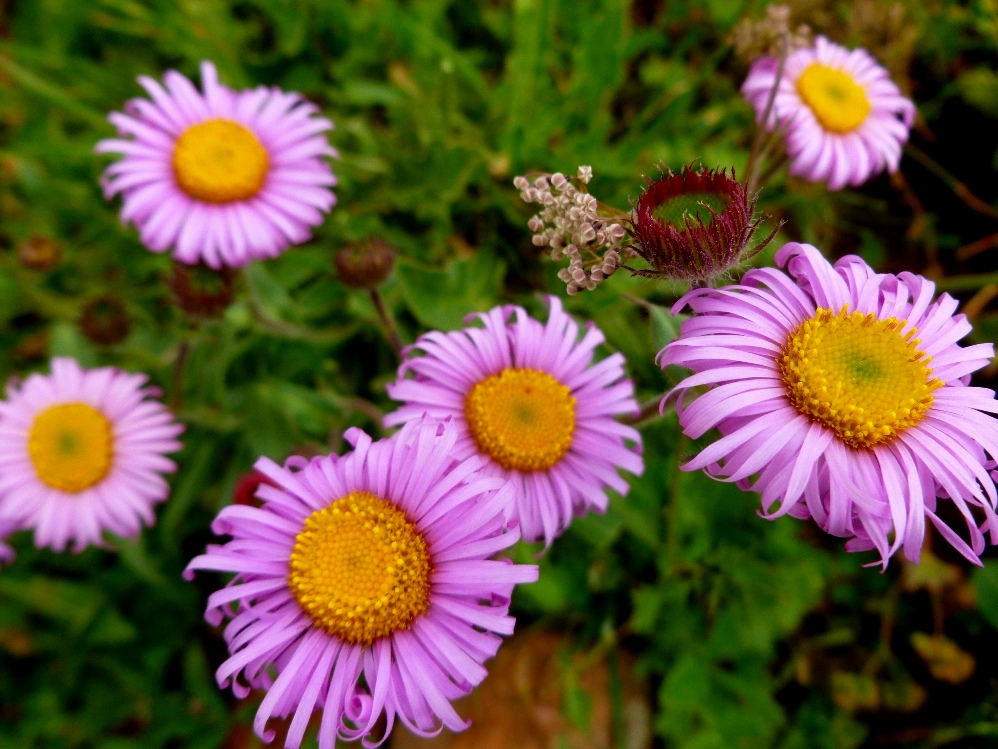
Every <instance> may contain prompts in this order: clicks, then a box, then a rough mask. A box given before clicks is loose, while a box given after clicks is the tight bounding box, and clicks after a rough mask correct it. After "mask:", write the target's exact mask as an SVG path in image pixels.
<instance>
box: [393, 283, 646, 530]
mask: <svg viewBox="0 0 998 749" xmlns="http://www.w3.org/2000/svg"><path fill="white" fill-rule="evenodd" d="M549 299H550V304H551V312H550V314H549V316H548V321H547V323H546V324H545V323H541V322H539V321H538V320H535V319H533V318H532V317H530V315H528V314H527V313H526V311H524V310H523V309H521V308H520V307H512V306H506V307H495V308H494V309H492V310H490V311H489V312H487V313H485V314H482V315H477V317H478V318H479V319H480V320H481V321H482V323H483V325H484V329H483V328H477V327H475V328H465V329H463V330H458V331H454V332H452V333H441V332H438V331H434V332H431V333H427V334H426V335H424V336H422V337H420V339H419V340H418V341H417V342H416V343H415V344H414V345H413V346H412V347H410V349H409V350H408V351H407V352H406V355H405V358H404V360H403V362H402V365H401V366H400V367H399V377H398V381H397V382H395V383H394V384H392V385H389V386H388V395H389V396H391V397H392V398H394V399H395V400H397V401H402V402H403V403H404V404H405V405H403V406H402V407H401V408H399V409H398V410H396V411H394V412H392V413H390V414H388V415H387V416H386V417H385V424H386V425H389V426H391V425H395V424H403V423H405V422H407V421H410V420H412V419H418V418H420V417H421V416H422V415H423V414H429V415H430V416H434V417H436V418H451V419H453V420H454V423H455V424H457V426H458V429H459V431H460V436H459V437H458V440H457V444H456V445H455V447H454V449H455V454H456V455H458V456H460V457H465V456H469V455H481V456H484V457H485V458H486V459H487V461H486V465H485V467H484V468H483V470H485V471H488V472H489V473H492V474H494V475H497V476H503V477H505V478H509V479H512V480H513V481H514V482H515V484H516V486H517V489H518V491H517V495H516V501H515V503H514V504H513V505H511V507H510V510H511V512H512V517H513V518H514V519H515V520H517V521H518V522H519V524H520V527H521V529H522V531H523V536H524V538H526V539H528V540H531V541H536V540H538V539H544V541H545V542H546V543H548V544H550V543H551V541H552V540H553V539H554V538H555V536H557V535H558V534H559V533H561V532H562V531H563V530H564V529H565V528H566V527H567V526H568V524H569V522H570V521H571V519H572V517H573V516H574V515H580V514H583V513H585V512H588V511H589V510H591V509H595V510H597V511H599V512H603V511H604V510H605V509H606V505H607V498H606V493H605V490H606V488H607V487H609V488H610V489H613V490H614V491H616V492H618V493H619V494H626V493H627V490H628V488H629V486H628V483H627V481H626V480H625V479H624V478H622V477H621V476H620V475H619V474H618V472H617V470H618V469H619V468H622V469H624V470H625V471H629V472H631V473H633V474H635V475H640V474H641V472H642V471H643V469H644V464H643V463H642V460H641V454H640V450H641V436H640V435H639V434H638V432H637V430H636V429H634V428H633V427H630V426H627V425H625V424H621V423H620V422H618V421H617V420H616V419H615V418H614V416H615V415H618V414H631V413H637V403H635V401H634V397H633V395H634V385H633V383H632V382H631V381H630V380H628V379H626V378H625V377H624V367H623V365H624V357H623V356H621V355H620V354H613V355H611V356H608V357H607V358H605V359H603V360H602V361H599V362H597V363H595V364H593V362H592V358H593V351H594V350H595V349H596V347H597V346H598V345H599V344H601V343H602V342H603V340H604V338H603V334H602V333H601V332H600V331H599V330H598V329H597V328H596V327H595V326H594V325H592V324H590V325H589V326H588V330H587V331H586V334H585V336H584V337H583V339H582V340H581V341H580V340H579V327H578V325H577V324H576V323H575V322H574V321H573V320H572V318H571V317H569V316H568V315H566V314H565V313H564V312H563V311H562V308H561V302H560V301H559V300H558V299H556V298H555V297H550V298H549ZM514 317H515V321H512V318H514ZM417 352H421V353H422V355H418V354H417ZM410 373H411V374H412V375H413V376H412V377H408V376H407V375H409V374H410ZM628 443H630V444H628Z"/></svg>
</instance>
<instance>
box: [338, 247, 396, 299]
mask: <svg viewBox="0 0 998 749" xmlns="http://www.w3.org/2000/svg"><path fill="white" fill-rule="evenodd" d="M334 262H335V263H336V271H337V273H338V274H339V277H340V281H342V282H343V285H344V286H348V287H350V288H351V289H373V288H375V287H376V286H379V285H380V284H381V283H382V282H384V280H385V279H386V278H388V276H390V275H391V273H392V268H394V267H395V251H394V250H393V249H392V248H391V247H389V246H388V245H387V244H385V242H384V241H383V240H382V239H379V238H378V237H371V238H370V239H367V240H364V241H363V242H358V243H356V244H354V245H351V246H350V247H345V248H343V249H342V250H340V251H339V252H337V253H336V257H335V261H334Z"/></svg>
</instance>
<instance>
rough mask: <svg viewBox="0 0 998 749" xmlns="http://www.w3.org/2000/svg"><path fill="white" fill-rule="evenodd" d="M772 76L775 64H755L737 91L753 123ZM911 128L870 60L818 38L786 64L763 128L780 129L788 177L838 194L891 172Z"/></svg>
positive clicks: (908, 115) (907, 109)
mask: <svg viewBox="0 0 998 749" xmlns="http://www.w3.org/2000/svg"><path fill="white" fill-rule="evenodd" d="M778 68H779V64H778V61H777V60H776V59H774V58H772V57H763V58H760V59H758V60H756V61H755V62H754V63H753V64H752V67H751V68H750V69H749V74H748V77H747V78H746V79H745V83H744V84H743V85H742V94H743V95H744V96H745V98H746V99H747V100H748V101H749V103H750V104H751V105H752V106H753V107H754V108H755V111H756V116H757V119H758V120H759V121H760V122H761V121H762V118H763V117H764V116H765V112H766V104H767V102H768V101H769V97H770V93H771V91H772V89H773V86H774V85H775V84H776V77H777V71H778ZM914 120H915V105H914V104H912V103H911V101H910V100H909V99H907V98H905V97H904V96H902V95H901V92H900V90H899V89H898V87H897V86H896V85H895V84H894V82H893V81H892V80H891V79H890V74H889V73H888V72H887V70H885V69H884V68H883V67H882V66H881V65H880V64H879V63H878V62H877V61H876V60H875V59H874V58H873V56H872V55H870V53H869V52H867V51H866V50H865V49H854V50H848V49H846V48H845V47H841V46H839V45H838V44H835V43H833V42H830V41H828V40H827V39H826V38H825V37H822V36H819V37H817V38H816V39H815V40H814V46H813V47H808V48H805V49H798V50H795V51H793V52H791V53H790V54H789V55H788V56H787V61H786V66H785V68H784V72H783V77H782V78H780V82H779V87H778V88H777V91H776V96H775V98H774V99H773V107H772V110H771V113H770V121H769V122H768V123H766V125H767V127H768V128H769V129H773V128H775V127H777V126H783V127H785V128H786V134H785V136H784V141H785V143H786V148H787V155H788V156H789V157H790V162H791V163H790V173H791V174H793V175H796V176H798V177H803V178H804V179H807V180H810V181H812V182H827V183H828V189H829V190H839V189H841V188H842V187H845V186H846V185H853V186H856V185H861V184H863V183H864V182H866V181H867V180H868V179H869V178H870V177H872V176H874V175H875V174H879V173H880V172H882V171H884V170H885V169H886V170H887V171H889V172H891V173H893V172H895V171H897V168H898V164H899V163H900V161H901V146H902V145H903V144H904V143H905V142H906V141H907V140H908V131H909V130H910V129H911V126H912V123H913V122H914Z"/></svg>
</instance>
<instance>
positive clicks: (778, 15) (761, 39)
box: [731, 5, 812, 63]
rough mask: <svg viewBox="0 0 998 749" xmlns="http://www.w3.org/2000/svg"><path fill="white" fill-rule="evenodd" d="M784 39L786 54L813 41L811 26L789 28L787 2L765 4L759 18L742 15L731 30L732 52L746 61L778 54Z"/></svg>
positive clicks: (808, 45)
mask: <svg viewBox="0 0 998 749" xmlns="http://www.w3.org/2000/svg"><path fill="white" fill-rule="evenodd" d="M784 40H785V41H786V43H787V53H788V54H789V53H790V52H793V51H794V50H797V49H806V48H807V47H810V46H811V45H812V41H811V29H810V28H809V27H808V26H807V25H806V24H801V25H799V26H798V27H797V28H796V29H791V28H790V6H788V5H768V6H766V17H765V18H763V19H762V20H760V21H753V20H752V19H751V18H745V19H743V20H741V21H739V22H738V24H737V25H736V26H735V28H734V29H733V30H732V32H731V43H732V45H733V46H734V48H735V54H736V55H738V56H739V57H740V58H742V59H743V60H744V61H745V62H749V63H750V62H752V61H754V60H756V59H757V58H759V57H763V56H768V57H777V58H778V57H779V56H780V55H781V54H782V48H783V41H784Z"/></svg>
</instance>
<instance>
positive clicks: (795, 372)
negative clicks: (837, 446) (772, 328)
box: [779, 306, 943, 448]
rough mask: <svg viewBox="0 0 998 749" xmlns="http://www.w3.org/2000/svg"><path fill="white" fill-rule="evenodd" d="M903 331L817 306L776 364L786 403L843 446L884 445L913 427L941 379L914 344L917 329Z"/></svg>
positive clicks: (891, 322)
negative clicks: (809, 418)
mask: <svg viewBox="0 0 998 749" xmlns="http://www.w3.org/2000/svg"><path fill="white" fill-rule="evenodd" d="M903 328H904V322H903V321H901V320H898V319H897V318H896V317H889V318H887V319H886V320H878V319H877V316H876V315H875V314H874V313H872V312H868V313H866V314H865V315H864V314H863V313H862V312H852V313H850V312H848V311H847V308H846V307H845V306H843V308H842V310H841V311H840V312H839V313H838V314H837V315H836V314H833V313H832V311H831V310H827V309H820V308H819V309H818V310H817V312H816V313H815V315H814V317H812V318H810V319H809V320H805V321H804V322H802V323H801V324H800V325H798V326H797V328H795V329H794V331H793V332H792V333H791V334H790V336H789V337H788V338H787V342H786V343H785V344H784V346H783V355H782V356H781V357H780V359H779V365H780V372H781V374H782V376H783V382H784V384H785V385H786V388H787V396H788V397H789V398H790V401H791V402H792V403H793V404H794V406H795V407H796V408H797V410H798V411H800V412H801V413H802V414H805V415H806V416H809V417H811V418H812V419H814V420H815V421H818V422H820V423H822V424H824V425H825V426H827V427H828V428H829V429H831V430H832V431H833V432H835V434H836V436H838V438H839V439H840V440H842V441H843V442H844V443H845V444H847V445H849V446H850V447H856V448H864V447H873V446H874V445H880V444H883V443H886V442H890V441H891V440H893V439H894V438H895V437H897V436H898V435H899V434H900V433H901V432H903V431H905V430H906V429H908V428H910V427H913V426H915V425H916V424H918V423H919V422H921V421H922V419H923V418H925V414H926V412H927V411H928V410H929V408H930V407H931V406H932V401H933V397H932V391H934V390H936V389H938V388H940V387H942V384H943V383H942V382H941V381H940V380H938V379H936V378H934V377H932V370H931V369H930V368H929V366H928V365H929V363H930V362H931V361H932V359H931V357H928V356H926V355H925V352H923V351H919V350H918V349H917V346H918V343H919V340H918V339H917V338H915V335H916V334H917V332H918V329H917V328H914V327H910V328H909V329H908V330H907V332H904V333H902V329H903Z"/></svg>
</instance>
